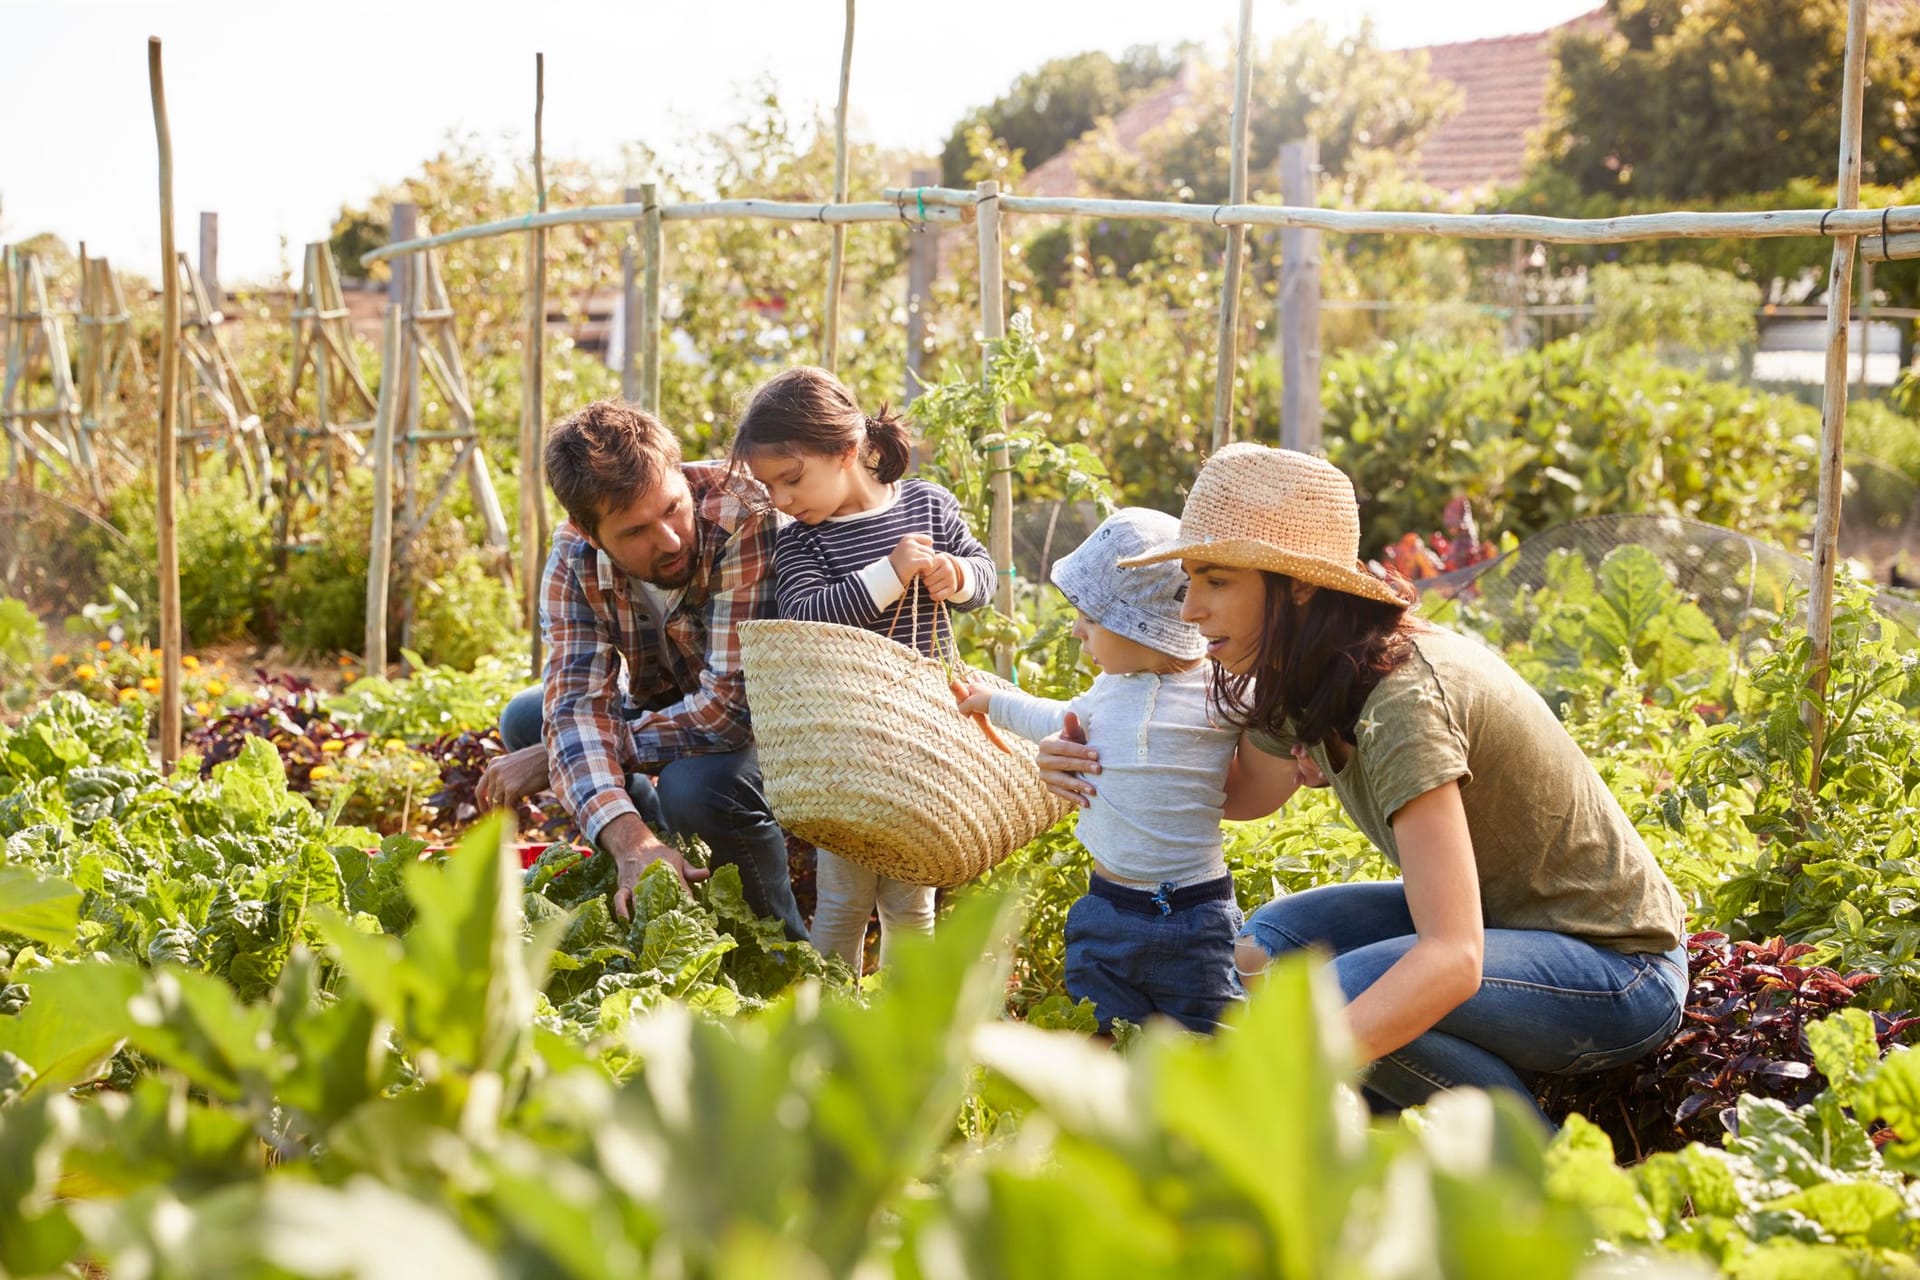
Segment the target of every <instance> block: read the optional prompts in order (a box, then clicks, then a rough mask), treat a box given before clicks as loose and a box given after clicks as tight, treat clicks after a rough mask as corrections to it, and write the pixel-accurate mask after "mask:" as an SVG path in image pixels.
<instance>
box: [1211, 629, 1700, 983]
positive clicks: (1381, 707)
mask: <svg viewBox="0 0 1920 1280" xmlns="http://www.w3.org/2000/svg"><path fill="white" fill-rule="evenodd" d="M1247 736H1248V739H1249V740H1250V741H1252V742H1253V743H1254V744H1255V745H1256V746H1258V747H1259V748H1260V749H1261V750H1263V751H1267V752H1269V753H1271V754H1274V755H1286V754H1288V753H1290V752H1291V751H1292V749H1293V743H1294V739H1292V738H1291V737H1280V736H1275V735H1272V734H1267V733H1262V732H1259V731H1251V732H1249V733H1248V735H1247ZM1354 736H1355V738H1356V739H1357V740H1358V741H1357V744H1356V747H1355V749H1354V751H1353V752H1352V753H1351V755H1350V756H1349V758H1348V760H1347V767H1346V768H1345V769H1344V770H1341V771H1339V772H1338V773H1336V772H1335V770H1334V768H1333V766H1332V764H1331V762H1330V761H1329V760H1328V759H1327V753H1326V748H1325V747H1324V746H1321V745H1316V746H1314V747H1313V748H1312V756H1313V760H1314V763H1315V764H1317V765H1319V766H1320V768H1321V770H1322V771H1323V772H1324V773H1325V774H1326V775H1327V777H1328V778H1329V779H1330V780H1331V781H1332V784H1333V789H1334V793H1335V794H1336V795H1338V796H1339V797H1340V803H1341V804H1342V805H1344V806H1345V807H1346V810H1347V813H1348V815H1349V816H1350V817H1352V819H1353V821H1354V825H1356V826H1358V827H1359V828H1360V830H1361V831H1362V832H1363V833H1364V834H1365V835H1366V836H1367V837H1368V838H1369V839H1370V840H1372V841H1373V842H1374V843H1375V844H1376V845H1378V846H1379V847H1380V849H1381V851H1382V852H1383V853H1385V854H1386V856H1387V857H1388V858H1389V859H1390V860H1391V861H1392V862H1393V864H1394V865H1395V866H1399V865H1400V849H1399V845H1398V844H1397V843H1396V842H1395V840H1394V834H1393V822H1392V819H1393V815H1394V814H1395V813H1397V812H1399V810H1400V808H1401V806H1403V805H1405V804H1406V803H1407V802H1408V801H1409V800H1412V799H1413V798H1414V797H1416V796H1419V795H1423V794H1425V793H1426V792H1428V791H1431V790H1433V789H1434V788H1435V787H1440V786H1445V785H1446V784H1447V783H1449V782H1453V781H1456V780H1457V781H1458V782H1459V784H1460V800H1461V803H1462V805H1463V806H1464V807H1465V809H1466V814H1467V831H1468V833H1469V834H1470V835H1471V836H1472V838H1473V856H1474V861H1475V862H1476V864H1477V865H1478V868H1479V874H1480V904H1481V913H1482V915H1483V917H1484V918H1485V921H1486V925H1487V927H1488V928H1491V929H1551V930H1553V931H1555V932H1557V933H1565V934H1570V935H1572V936H1574V937H1577V938H1584V939H1586V940H1587V941H1589V942H1593V943H1597V944H1599V945H1601V946H1604V947H1610V948H1612V949H1613V950H1615V951H1625V952H1635V951H1653V952H1660V951H1668V950H1671V949H1672V948H1673V947H1674V946H1676V945H1678V943H1679V942H1680V939H1681V937H1682V936H1683V935H1682V930H1683V928H1684V926H1685V912H1684V911H1683V910H1682V907H1681V904H1680V895H1679V894H1678V893H1676V892H1675V891H1674V888H1673V885H1672V884H1671V882H1669V881H1668V880H1667V877H1666V873H1665V872H1663V871H1661V870H1660V866H1659V864H1658V863H1656V862H1655V861H1654V860H1653V855H1652V854H1651V853H1649V852H1648V851H1647V846H1646V844H1645V843H1644V842H1642V841H1641V839H1640V835H1639V833H1638V832H1636V831H1635V830H1634V829H1633V824H1632V823H1630V822H1629V821H1627V815H1626V813H1625V811H1623V810H1622V809H1621V808H1620V802H1619V801H1617V800H1615V799H1614V798H1613V793H1612V792H1610V791H1608V790H1607V787H1606V784H1605V783H1604V782H1602V781H1601V780H1600V775H1599V774H1598V773H1597V772H1595V771H1594V767H1593V765H1592V763H1591V762H1589V761H1588V759H1587V757H1586V755H1585V754H1584V753H1583V752H1582V751H1581V750H1580V748H1579V746H1578V745H1577V744H1576V743H1575V742H1574V740H1573V739H1572V738H1571V737H1570V736H1568V734H1567V731H1566V729H1565V728H1564V727H1563V726H1562V725H1561V724H1560V721H1559V720H1558V719H1557V718H1556V717H1555V716H1554V714H1553V711H1552V709H1551V708H1550V707H1548V706H1547V704H1546V703H1545V702H1544V701H1543V700H1542V699H1541V698H1540V695H1539V694H1537V693H1535V692H1534V691H1533V689H1532V687H1531V686H1529V685H1528V684H1527V683H1526V681H1524V680H1522V679H1521V678H1520V676H1519V675H1518V674H1517V673H1516V672H1515V671H1514V670H1513V668H1511V667H1509V666H1508V665H1507V664H1506V663H1505V662H1504V661H1503V660H1502V659H1501V658H1500V656H1499V655H1498V654H1495V653H1494V652H1492V651H1491V650H1489V649H1487V648H1486V647H1485V646H1484V645H1482V644H1480V643H1479V642H1478V641H1475V640H1472V639H1469V638H1467V637H1465V636H1462V635H1458V634H1456V633H1454V632H1451V631H1447V630H1444V629H1442V628H1439V627H1428V628H1424V629H1422V630H1420V631H1419V632H1417V633H1416V634H1415V636H1414V639H1413V652H1412V653H1411V654H1410V655H1409V656H1408V657H1407V660H1406V661H1405V662H1403V663H1402V664H1401V665H1400V666H1399V667H1397V668H1395V669H1394V670H1393V671H1391V672H1389V673H1388V674H1387V675H1386V676H1385V677H1384V678H1382V679H1381V681H1380V683H1379V685H1378V686H1377V687H1376V688H1375V689H1374V691H1373V693H1372V694H1370V695H1369V696H1368V698H1367V701H1366V703H1365V704H1364V705H1363V707H1362V708H1361V713H1360V720H1359V723H1358V725H1357V726H1356V727H1355V730H1354Z"/></svg>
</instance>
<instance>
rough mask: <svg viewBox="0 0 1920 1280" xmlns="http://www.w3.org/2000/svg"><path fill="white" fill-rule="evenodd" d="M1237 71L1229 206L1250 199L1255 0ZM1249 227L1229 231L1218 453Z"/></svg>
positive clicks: (1245, 8)
mask: <svg viewBox="0 0 1920 1280" xmlns="http://www.w3.org/2000/svg"><path fill="white" fill-rule="evenodd" d="M1235 47H1236V49H1237V50H1238V55H1237V58H1236V62H1235V67H1234V73H1233V114H1232V116H1231V117H1230V118H1229V124H1228V127H1227V128H1228V133H1229V135H1230V136H1231V137H1232V139H1233V150H1232V160H1231V168H1230V170H1229V172H1228V175H1227V203H1228V204H1236V205H1237V204H1245V203H1246V199H1247V106H1248V101H1249V99H1250V97H1251V96H1252V92H1253V0H1240V35H1239V39H1238V41H1237V42H1236V45H1235ZM1246 249H1247V229H1246V227H1245V226H1244V225H1242V224H1240V223H1235V224H1234V225H1232V226H1230V227H1228V228H1227V257H1226V265H1225V269H1224V270H1222V271H1221V273H1220V336H1219V346H1218V354H1219V365H1218V367H1217V368H1216V370H1215V372H1214V377H1213V447H1214V450H1215V452H1218V451H1219V450H1221V449H1223V448H1225V447H1226V445H1227V442H1228V441H1230V440H1232V439H1233V387H1234V382H1235V381H1236V379H1235V376H1234V375H1235V371H1236V367H1237V359H1238V355H1239V342H1240V264H1241V260H1242V259H1243V258H1244V257H1245V256H1246Z"/></svg>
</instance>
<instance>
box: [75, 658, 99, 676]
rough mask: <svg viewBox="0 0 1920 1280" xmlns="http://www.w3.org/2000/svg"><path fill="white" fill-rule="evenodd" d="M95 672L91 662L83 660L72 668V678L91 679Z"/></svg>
mask: <svg viewBox="0 0 1920 1280" xmlns="http://www.w3.org/2000/svg"><path fill="white" fill-rule="evenodd" d="M97 674H99V673H98V672H96V671H95V670H94V669H93V664H92V663H91V662H83V663H81V664H80V665H79V666H77V667H75V668H74V669H73V678H74V679H76V680H91V679H93V677H94V676H95V675H97Z"/></svg>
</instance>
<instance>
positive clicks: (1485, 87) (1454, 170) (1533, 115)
mask: <svg viewBox="0 0 1920 1280" xmlns="http://www.w3.org/2000/svg"><path fill="white" fill-rule="evenodd" d="M1606 20H1607V18H1606V11H1605V10H1604V9H1596V10H1594V11H1593V12H1591V13H1587V14H1583V15H1581V16H1580V17H1578V18H1574V19H1573V20H1571V21H1569V22H1566V23H1562V24H1561V25H1560V26H1557V27H1554V28H1552V29H1550V30H1547V31H1535V32H1532V33H1530V34H1527V35H1519V36H1497V37H1495V38H1493V39H1489V40H1465V41H1461V42H1460V43H1458V44H1437V45H1430V46H1428V47H1427V48H1425V49H1410V50H1408V51H1407V52H1409V53H1425V54H1426V55H1427V69H1428V72H1429V74H1431V75H1432V76H1433V78H1434V79H1435V80H1444V81H1446V82H1448V83H1450V84H1452V85H1453V86H1454V87H1455V88H1456V89H1457V90H1459V93H1460V104H1459V107H1458V109H1457V110H1456V111H1455V112H1454V113H1453V114H1452V115H1451V116H1449V117H1448V118H1447V119H1446V120H1445V121H1443V122H1442V123H1441V124H1440V126H1439V127H1438V128H1436V129H1435V130H1434V131H1433V133H1432V135H1431V136H1430V137H1429V138H1428V139H1427V144H1426V146H1425V147H1423V148H1422V149H1421V151H1420V154H1419V156H1418V157H1417V159H1416V161H1415V166H1416V170H1415V171H1416V172H1417V173H1418V174H1419V176H1420V179H1421V181H1423V182H1426V183H1428V184H1430V185H1432V186H1435V187H1438V188H1440V189H1441V190H1443V191H1474V190H1478V189H1481V188H1484V187H1490V186H1497V185H1501V184H1505V183H1512V182H1517V181H1519V180H1520V176H1521V173H1522V171H1523V170H1524V168H1525V166H1526V159H1527V146H1528V144H1529V143H1530V142H1531V141H1532V139H1533V135H1534V134H1535V133H1536V132H1538V131H1539V129H1540V126H1541V124H1542V123H1543V121H1544V119H1545V116H1546V104H1547V77H1548V74H1549V72H1550V71H1551V69H1552V64H1553V41H1554V39H1555V37H1557V36H1559V35H1560V34H1561V33H1562V32H1566V31H1572V30H1581V29H1588V28H1592V27H1595V26H1601V25H1604V24H1605V22H1606Z"/></svg>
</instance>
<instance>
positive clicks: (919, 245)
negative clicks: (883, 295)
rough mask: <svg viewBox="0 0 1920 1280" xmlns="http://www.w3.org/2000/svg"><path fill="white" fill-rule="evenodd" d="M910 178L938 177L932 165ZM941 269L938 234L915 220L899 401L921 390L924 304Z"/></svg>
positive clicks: (920, 181)
mask: <svg viewBox="0 0 1920 1280" xmlns="http://www.w3.org/2000/svg"><path fill="white" fill-rule="evenodd" d="M913 180H914V182H915V184H916V185H919V186H932V185H933V184H934V183H936V182H938V181H939V180H940V174H939V172H938V171H937V170H934V169H915V170H914V171H913ZM939 270H940V237H939V236H937V235H933V234H932V233H931V232H930V231H929V230H928V229H927V228H926V227H924V226H922V225H920V224H917V223H916V224H915V225H914V228H913V230H911V231H909V232H908V233H907V385H906V387H905V388H904V389H903V391H902V393H901V397H900V403H901V404H912V403H913V398H914V397H915V396H917V395H919V394H920V370H921V367H922V366H923V365H924V364H925V363H926V358H927V350H926V347H927V304H928V303H929V302H930V301H932V298H933V280H934V276H935V275H937V274H938V273H939Z"/></svg>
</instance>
